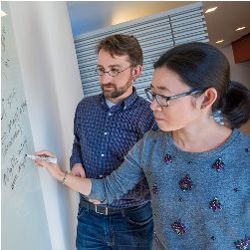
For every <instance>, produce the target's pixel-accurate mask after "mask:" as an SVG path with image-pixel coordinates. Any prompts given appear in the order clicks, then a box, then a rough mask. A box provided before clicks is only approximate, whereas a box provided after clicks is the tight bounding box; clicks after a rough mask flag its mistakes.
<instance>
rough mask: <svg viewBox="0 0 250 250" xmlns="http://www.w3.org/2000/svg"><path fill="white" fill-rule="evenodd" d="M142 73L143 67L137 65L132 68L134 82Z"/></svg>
mask: <svg viewBox="0 0 250 250" xmlns="http://www.w3.org/2000/svg"><path fill="white" fill-rule="evenodd" d="M141 73H142V65H137V66H135V67H133V68H132V80H133V81H135V80H136V78H137V77H139V76H140V75H141Z"/></svg>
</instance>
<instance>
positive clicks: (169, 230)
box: [36, 43, 250, 250]
mask: <svg viewBox="0 0 250 250" xmlns="http://www.w3.org/2000/svg"><path fill="white" fill-rule="evenodd" d="M154 68H155V70H154V74H153V80H152V84H151V86H150V87H149V88H148V89H146V94H147V97H148V99H149V100H150V101H151V109H152V110H153V112H154V116H155V119H156V122H157V124H158V127H159V130H158V131H150V132H148V133H147V134H146V135H145V136H144V138H143V139H142V140H141V141H139V142H138V143H137V144H136V145H135V147H134V148H133V149H132V150H131V151H130V152H129V153H128V155H127V157H126V159H125V161H124V163H123V164H122V165H121V167H120V168H119V169H118V170H116V171H114V172H113V173H112V174H111V175H110V176H107V177H106V178H104V179H98V180H95V179H82V178H80V177H76V176H73V175H71V174H67V173H64V172H63V171H62V170H61V169H60V168H59V167H58V166H54V165H53V164H49V163H46V162H44V161H37V162H36V163H37V164H38V165H39V166H42V167H46V168H47V169H48V170H49V172H50V173H51V174H52V176H53V177H55V178H56V179H57V180H60V181H62V182H63V183H64V184H65V185H67V186H68V187H70V188H71V189H73V190H76V191H78V192H81V193H82V194H84V195H86V196H88V197H89V198H90V199H97V200H99V201H101V203H102V204H105V203H110V202H112V200H113V199H117V198H119V197H120V196H121V195H122V194H124V193H126V192H127V191H128V190H130V189H131V188H132V187H133V186H134V185H135V184H136V183H138V181H139V180H140V179H141V178H142V177H143V176H144V175H145V176H146V178H147V181H148V184H149V187H150V190H151V198H152V208H153V211H154V224H155V232H156V237H157V242H158V244H159V245H158V246H157V248H158V249H160V248H163V249H165V248H166V249H225V250H229V249H247V248H248V246H249V245H250V227H249V226H250V219H249V209H250V206H249V204H250V196H249V183H250V137H249V136H247V135H245V134H243V133H241V132H239V131H238V130H237V129H236V128H238V127H240V126H241V125H242V124H244V123H245V122H247V121H248V119H249V110H250V94H249V90H248V89H246V88H245V87H243V86H242V85H240V84H238V83H235V82H231V81H230V69H229V63H228V61H227V59H226V58H225V56H224V55H223V54H222V53H221V52H220V51H219V50H218V49H216V48H215V47H213V46H211V45H209V44H204V43H189V44H185V45H180V46H177V47H175V48H173V49H171V50H169V51H167V52H166V53H165V54H164V55H162V56H161V57H160V58H159V60H158V61H157V62H156V63H155V65H154ZM215 114H216V116H215ZM38 155H51V154H50V153H49V152H46V151H44V152H40V153H38ZM160 246H161V247H160Z"/></svg>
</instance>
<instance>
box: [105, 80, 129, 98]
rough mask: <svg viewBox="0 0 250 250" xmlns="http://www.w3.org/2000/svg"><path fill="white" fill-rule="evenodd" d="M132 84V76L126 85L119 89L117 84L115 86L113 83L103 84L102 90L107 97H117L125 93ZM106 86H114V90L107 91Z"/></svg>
mask: <svg viewBox="0 0 250 250" xmlns="http://www.w3.org/2000/svg"><path fill="white" fill-rule="evenodd" d="M132 84H133V81H132V77H130V78H129V79H128V81H127V83H126V84H125V86H123V87H120V88H119V89H118V88H117V86H115V85H114V84H112V83H108V84H105V85H101V88H102V92H103V94H104V96H105V97H106V98H117V97H119V96H121V95H123V94H124V93H125V92H126V91H127V90H128V89H129V88H130V87H131V85H132ZM105 87H112V88H113V90H111V91H106V90H105Z"/></svg>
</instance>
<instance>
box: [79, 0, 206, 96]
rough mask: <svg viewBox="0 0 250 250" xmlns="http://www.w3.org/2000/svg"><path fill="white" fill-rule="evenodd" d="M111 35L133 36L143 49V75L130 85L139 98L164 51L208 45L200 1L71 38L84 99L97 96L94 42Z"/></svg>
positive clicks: (99, 91)
mask: <svg viewBox="0 0 250 250" xmlns="http://www.w3.org/2000/svg"><path fill="white" fill-rule="evenodd" d="M112 34H128V35H133V36H135V37H136V38H137V39H138V41H139V42H140V44H141V47H142V50H143V72H142V75H141V76H140V77H139V78H138V79H137V80H136V81H135V83H134V86H135V88H136V89H137V92H138V94H139V95H140V96H142V97H145V93H144V89H145V88H146V87H148V86H149V85H150V82H151V79H152V73H153V64H154V62H155V61H156V60H157V59H158V58H159V56H160V55H162V54H163V53H164V52H165V51H167V50H168V49H171V48H172V47H174V46H176V45H179V44H183V43H187V42H193V41H199V42H208V34H207V28H206V22H205V18H204V15H203V9H202V4H201V3H200V2H197V3H194V4H190V5H186V6H183V7H181V8H176V9H172V10H169V11H165V12H161V13H158V14H155V15H151V16H147V17H144V18H139V19H136V20H133V21H129V22H125V23H121V24H118V25H113V26H109V27H105V28H102V29H98V30H96V31H93V32H89V33H85V34H82V35H79V36H77V37H75V38H74V42H75V49H76V54H77V60H78V66H79V70H80V75H81V81H82V86H83V93H84V96H91V95H96V94H99V93H101V88H100V86H99V81H98V76H97V74H96V72H95V68H96V63H97V55H96V45H97V43H98V42H99V41H100V40H101V39H103V38H105V37H106V36H109V35H112Z"/></svg>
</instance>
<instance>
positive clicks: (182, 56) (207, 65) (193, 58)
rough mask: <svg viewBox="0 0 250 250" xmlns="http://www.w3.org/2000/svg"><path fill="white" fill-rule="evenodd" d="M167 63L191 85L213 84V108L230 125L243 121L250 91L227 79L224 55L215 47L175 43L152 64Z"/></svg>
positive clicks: (249, 106)
mask: <svg viewBox="0 0 250 250" xmlns="http://www.w3.org/2000/svg"><path fill="white" fill-rule="evenodd" d="M163 66H165V67H167V68H168V69H170V70H172V71H174V72H175V73H177V74H178V76H179V77H180V78H181V79H182V81H183V82H184V83H186V84H187V85H188V86H190V87H191V88H194V89H198V90H206V89H208V88H210V87H213V88H215V89H216V91H217V95H218V97H217V100H216V101H215V102H214V104H213V106H212V111H213V112H214V111H217V110H220V111H221V113H222V115H223V117H224V118H226V120H227V122H228V123H229V126H230V127H231V128H238V127H240V126H241V125H242V124H244V123H246V122H247V121H248V119H249V116H250V91H249V90H248V89H247V88H246V87H244V86H243V85H242V84H240V83H237V82H231V81H230V66H229V62H228V60H227V58H226V57H225V56H224V54H223V53H222V52H221V51H220V50H218V49H217V48H216V47H214V46H212V45H210V44H206V43H200V42H192V43H188V44H182V45H179V46H176V47H174V48H172V49H170V50H168V51H167V52H165V53H164V54H163V55H162V56H161V57H160V58H159V59H158V61H157V62H156V63H155V64H154V68H155V69H157V68H161V67H163Z"/></svg>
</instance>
